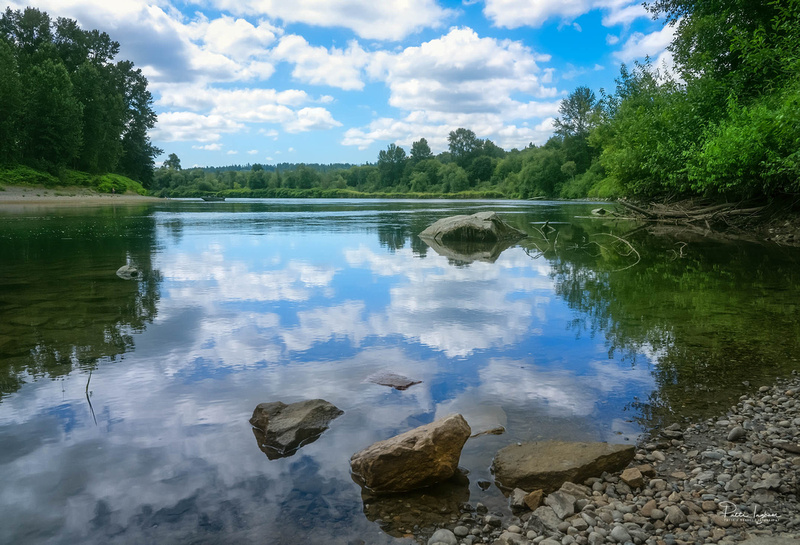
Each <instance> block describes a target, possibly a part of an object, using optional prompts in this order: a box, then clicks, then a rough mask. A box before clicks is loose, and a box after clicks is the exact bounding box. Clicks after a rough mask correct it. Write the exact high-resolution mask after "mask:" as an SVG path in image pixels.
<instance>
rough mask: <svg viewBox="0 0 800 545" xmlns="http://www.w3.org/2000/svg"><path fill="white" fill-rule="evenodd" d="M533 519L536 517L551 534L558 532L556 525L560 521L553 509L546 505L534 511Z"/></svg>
mask: <svg viewBox="0 0 800 545" xmlns="http://www.w3.org/2000/svg"><path fill="white" fill-rule="evenodd" d="M533 517H536V518H537V519H538V520H539V521H540V522H541V523H542V525H544V527H545V528H547V529H548V530H550V531H551V532H556V531H558V525H559V524H561V519H560V518H558V516H556V513H555V511H553V508H552V507H550V506H548V505H543V506H542V507H540V508H538V509H537V510H536V511H534V512H533Z"/></svg>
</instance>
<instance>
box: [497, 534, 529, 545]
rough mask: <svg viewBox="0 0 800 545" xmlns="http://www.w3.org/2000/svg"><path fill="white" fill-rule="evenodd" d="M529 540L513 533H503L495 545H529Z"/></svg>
mask: <svg viewBox="0 0 800 545" xmlns="http://www.w3.org/2000/svg"><path fill="white" fill-rule="evenodd" d="M527 543H528V540H527V539H525V538H524V537H522V536H521V535H519V534H515V533H513V532H503V533H502V534H500V537H498V538H497V540H496V541H494V544H493V545H527Z"/></svg>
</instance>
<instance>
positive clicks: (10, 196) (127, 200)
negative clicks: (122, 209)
mask: <svg viewBox="0 0 800 545" xmlns="http://www.w3.org/2000/svg"><path fill="white" fill-rule="evenodd" d="M160 200H162V199H157V198H155V197H143V196H142V195H137V194H135V193H126V194H124V195H117V194H111V193H98V192H96V191H93V190H91V189H87V188H85V187H59V188H54V189H48V188H45V187H35V186H31V187H28V186H12V185H6V186H3V189H2V190H0V206H2V207H3V208H4V209H5V208H11V207H20V206H28V205H33V206H41V205H46V206H85V205H98V204H103V205H105V204H138V203H143V202H150V201H156V202H157V201H160Z"/></svg>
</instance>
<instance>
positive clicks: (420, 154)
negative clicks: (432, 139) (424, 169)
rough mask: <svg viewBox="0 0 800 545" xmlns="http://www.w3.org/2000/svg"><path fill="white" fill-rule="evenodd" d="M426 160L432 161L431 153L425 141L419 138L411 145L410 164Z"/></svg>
mask: <svg viewBox="0 0 800 545" xmlns="http://www.w3.org/2000/svg"><path fill="white" fill-rule="evenodd" d="M428 159H433V153H431V147H430V146H429V145H428V141H427V140H426V139H424V138H420V139H419V140H417V141H416V142H414V143H413V144H411V162H412V163H419V162H420V161H426V160H428Z"/></svg>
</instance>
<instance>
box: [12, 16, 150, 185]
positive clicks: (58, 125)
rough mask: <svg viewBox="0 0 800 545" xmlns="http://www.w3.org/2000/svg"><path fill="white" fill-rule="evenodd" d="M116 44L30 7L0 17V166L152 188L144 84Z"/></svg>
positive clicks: (69, 20)
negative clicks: (113, 176)
mask: <svg viewBox="0 0 800 545" xmlns="http://www.w3.org/2000/svg"><path fill="white" fill-rule="evenodd" d="M118 53H119V43H117V42H115V41H113V40H112V39H111V38H110V37H109V36H108V34H106V33H105V32H100V31H98V30H91V31H87V30H83V29H81V28H80V27H79V26H78V24H77V22H76V21H74V20H72V19H66V18H62V17H59V18H57V19H56V20H55V21H54V20H52V19H51V18H50V16H49V15H48V14H47V13H45V12H43V11H40V10H38V9H35V8H26V9H25V10H24V11H19V10H17V11H14V10H11V8H7V9H6V10H5V12H4V13H3V14H2V16H0V166H5V167H13V166H14V165H26V166H28V167H31V168H34V169H36V170H40V171H45V172H48V173H50V174H55V175H59V176H60V177H62V179H63V178H65V175H64V171H65V170H66V169H76V170H80V171H84V172H88V173H98V174H99V173H118V174H123V175H125V176H128V177H130V178H133V179H135V180H137V181H139V182H142V183H143V184H144V185H145V186H147V184H149V182H150V181H152V178H153V170H154V167H155V162H154V158H155V157H156V156H157V155H159V154H160V153H161V150H160V149H158V148H156V147H155V146H154V145H153V144H152V143H151V141H150V137H149V136H148V131H149V130H150V129H152V128H153V126H154V125H155V122H156V115H155V112H154V111H153V108H152V104H153V98H152V95H151V94H150V91H148V89H147V79H146V78H145V76H144V75H143V74H142V71H141V70H139V69H136V68H134V65H133V63H132V62H130V61H126V60H121V61H114V58H115V56H116V55H117V54H118Z"/></svg>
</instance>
